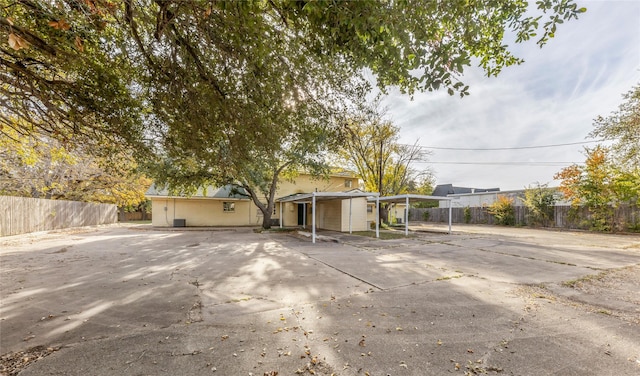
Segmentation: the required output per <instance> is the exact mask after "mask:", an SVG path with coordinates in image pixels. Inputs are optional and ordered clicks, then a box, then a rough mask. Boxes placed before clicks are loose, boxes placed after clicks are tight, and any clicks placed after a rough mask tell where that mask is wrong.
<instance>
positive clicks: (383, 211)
mask: <svg viewBox="0 0 640 376" xmlns="http://www.w3.org/2000/svg"><path fill="white" fill-rule="evenodd" d="M383 223H387V224H388V223H389V208H388V204H380V224H383Z"/></svg>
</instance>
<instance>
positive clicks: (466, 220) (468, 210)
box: [464, 206, 471, 223]
mask: <svg viewBox="0 0 640 376" xmlns="http://www.w3.org/2000/svg"><path fill="white" fill-rule="evenodd" d="M464 223H471V208H470V207H468V206H465V208H464Z"/></svg>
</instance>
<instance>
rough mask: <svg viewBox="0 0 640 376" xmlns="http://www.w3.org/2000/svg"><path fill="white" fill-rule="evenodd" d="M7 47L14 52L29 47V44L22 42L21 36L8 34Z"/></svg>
mask: <svg viewBox="0 0 640 376" xmlns="http://www.w3.org/2000/svg"><path fill="white" fill-rule="evenodd" d="M9 47H11V48H13V49H14V50H16V51H20V50H21V49H23V48H27V47H29V43H27V41H26V40H24V39H23V38H22V37H21V36H19V35H17V34H14V33H11V34H9Z"/></svg>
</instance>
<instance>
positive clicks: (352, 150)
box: [338, 103, 432, 220]
mask: <svg viewBox="0 0 640 376" xmlns="http://www.w3.org/2000/svg"><path fill="white" fill-rule="evenodd" d="M369 107H370V108H368V109H366V110H364V111H361V112H360V113H359V114H358V115H355V116H353V117H351V118H350V119H348V121H347V125H346V127H345V128H346V130H345V136H344V143H343V147H342V149H341V151H340V153H339V157H340V158H339V162H338V163H339V164H341V165H344V166H345V167H346V168H349V169H351V170H353V171H355V172H357V173H358V175H359V176H360V178H361V179H362V181H363V184H364V189H365V190H366V191H369V192H378V193H379V194H380V196H389V195H398V194H403V193H409V192H410V191H411V190H415V189H416V187H415V185H416V182H422V183H427V184H428V183H429V182H430V181H431V180H432V174H431V171H430V170H428V169H418V168H417V167H416V163H420V162H426V160H427V156H428V154H429V153H428V152H427V151H425V150H424V149H423V148H422V147H420V146H419V145H418V141H416V143H414V144H413V145H405V144H401V143H400V142H399V132H400V128H398V127H397V126H395V125H393V123H392V122H391V121H390V120H388V119H385V118H384V114H383V111H381V110H380V109H379V106H378V103H375V104H373V105H372V106H369ZM386 209H388V208H387V207H386V206H385V205H383V206H382V207H381V209H380V214H381V217H382V218H383V219H384V220H386V218H387V215H386Z"/></svg>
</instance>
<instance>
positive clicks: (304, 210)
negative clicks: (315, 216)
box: [302, 202, 307, 229]
mask: <svg viewBox="0 0 640 376" xmlns="http://www.w3.org/2000/svg"><path fill="white" fill-rule="evenodd" d="M302 228H305V229H306V228H307V203H306V202H303V203H302Z"/></svg>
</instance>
